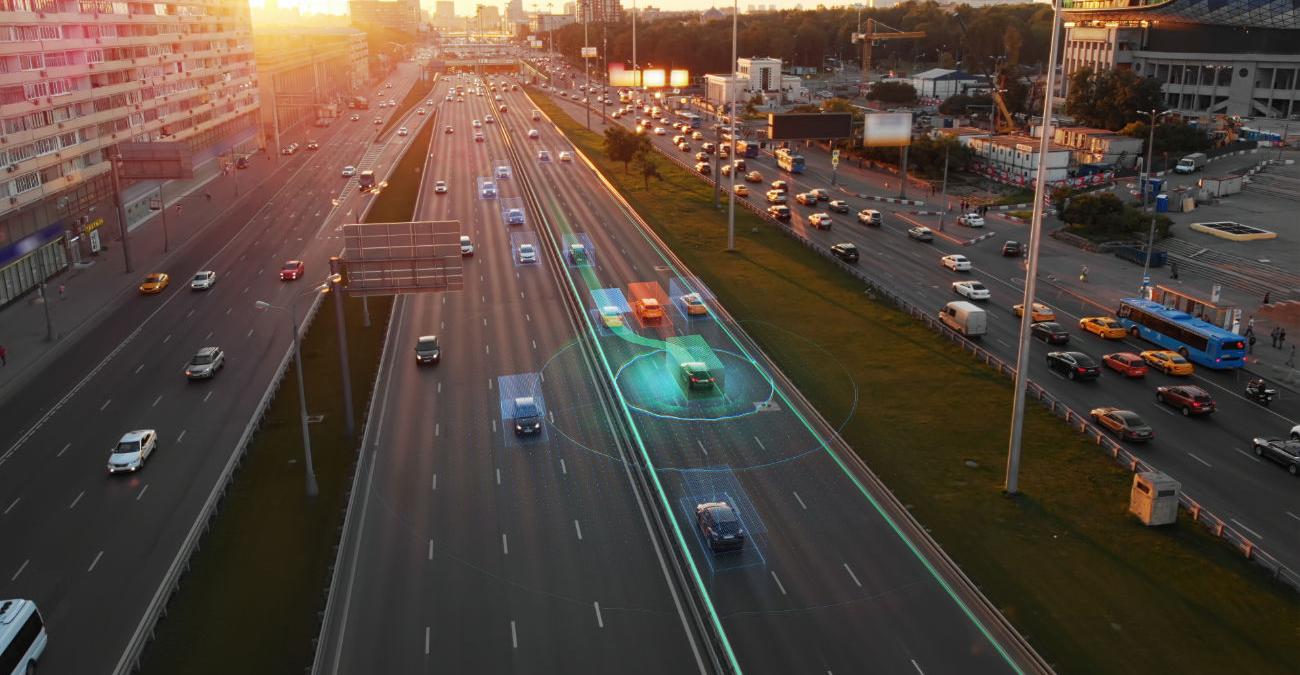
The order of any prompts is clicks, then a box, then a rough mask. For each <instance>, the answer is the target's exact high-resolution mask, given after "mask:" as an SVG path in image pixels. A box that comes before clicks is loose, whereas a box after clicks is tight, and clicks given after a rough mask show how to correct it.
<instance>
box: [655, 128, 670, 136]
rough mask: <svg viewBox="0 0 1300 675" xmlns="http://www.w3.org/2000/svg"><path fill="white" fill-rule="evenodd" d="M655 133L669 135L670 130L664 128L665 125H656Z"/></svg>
mask: <svg viewBox="0 0 1300 675" xmlns="http://www.w3.org/2000/svg"><path fill="white" fill-rule="evenodd" d="M655 135H656V136H667V135H668V130H667V129H665V128H663V127H655Z"/></svg>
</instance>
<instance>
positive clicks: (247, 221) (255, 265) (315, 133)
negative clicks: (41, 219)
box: [0, 64, 415, 674]
mask: <svg viewBox="0 0 1300 675" xmlns="http://www.w3.org/2000/svg"><path fill="white" fill-rule="evenodd" d="M414 80H415V69H414V66H411V65H405V64H404V65H403V66H401V68H400V72H399V74H396V75H394V76H393V77H392V78H391V81H392V82H393V83H394V89H393V91H394V92H400V93H403V94H404V93H405V90H406V89H407V88H408V87H410V86H412V85H413V83H414ZM391 112H392V111H391V109H390V110H389V111H388V112H387V113H385V112H381V111H370V112H368V113H363V114H364V116H365V117H364V119H363V120H362V121H359V122H348V121H347V117H346V116H345V117H343V118H342V119H340V120H339V121H338V122H337V123H335V124H334V125H333V126H331V127H330V128H328V129H317V128H311V129H309V130H303V131H301V132H297V133H294V134H290V135H288V136H286V137H285V139H284V141H285V143H288V142H290V141H299V142H302V143H304V144H305V142H306V141H307V140H308V139H309V138H311V139H315V140H319V141H320V142H321V149H320V150H319V151H315V152H312V151H307V150H305V149H300V150H299V151H298V153H297V154H295V155H292V156H285V157H281V158H279V161H280V162H281V166H280V168H279V170H278V171H277V173H276V174H275V175H274V179H273V180H269V181H263V182H262V183H260V184H258V185H256V186H254V187H252V188H251V189H249V190H247V191H246V192H245V193H244V194H243V196H242V197H241V198H240V199H239V200H238V201H237V202H235V203H233V204H225V205H219V208H223V209H225V216H224V217H223V218H221V219H219V220H218V221H216V222H214V224H213V225H211V226H209V227H208V228H207V229H206V230H204V231H202V232H200V233H197V234H195V235H194V236H192V237H191V238H190V239H189V240H188V241H187V242H186V243H185V244H184V245H182V246H180V247H178V248H176V249H175V250H174V251H173V252H172V253H171V254H170V256H169V257H168V258H167V259H166V261H165V264H164V265H163V266H162V269H159V270H137V272H138V273H139V274H140V276H142V277H143V275H144V274H145V273H147V272H152V271H165V272H168V273H169V274H170V275H171V276H172V279H173V280H172V282H171V284H170V286H169V287H168V288H166V289H165V290H164V291H163V292H162V293H161V294H159V295H156V296H139V295H137V294H136V293H135V292H134V291H132V292H130V293H123V294H121V295H119V296H118V297H116V298H114V299H113V300H112V305H111V306H112V308H113V310H112V311H111V312H106V313H105V315H104V319H103V320H102V322H101V323H100V325H98V326H97V327H96V328H95V330H93V331H90V332H89V333H87V334H85V335H84V336H83V337H81V338H79V339H78V341H77V343H76V344H75V345H74V346H73V347H72V348H71V349H69V350H67V353H66V354H65V355H64V356H63V357H62V358H60V359H58V360H57V361H55V362H53V363H52V364H51V365H50V366H49V367H48V368H47V369H46V371H45V372H44V373H42V374H41V375H40V376H39V377H37V378H34V379H33V380H32V382H31V383H30V384H29V385H27V386H26V387H25V388H24V390H23V392H22V395H21V396H13V397H10V398H9V400H7V401H4V402H3V403H0V419H4V420H5V422H6V423H5V424H4V425H3V428H0V452H3V454H2V455H0V541H3V545H0V596H3V597H24V598H31V599H34V600H36V602H37V604H38V606H39V607H40V609H41V611H42V613H43V614H44V617H45V620H46V623H47V626H48V630H49V633H50V646H49V648H48V649H47V650H46V651H45V654H44V657H43V658H42V659H41V664H40V665H41V672H43V673H77V674H83V673H103V672H112V671H113V670H114V667H115V666H118V665H119V660H120V658H122V654H123V650H124V648H125V647H126V645H127V644H128V641H129V640H130V639H131V638H132V636H133V634H134V633H135V632H136V630H137V625H138V624H139V623H140V621H141V617H142V616H143V613H144V610H145V607H146V606H147V605H148V603H149V602H150V600H151V599H152V598H153V597H154V595H155V593H156V592H158V590H159V583H160V579H161V578H162V576H163V574H164V572H165V571H166V570H167V568H168V567H169V566H170V564H171V563H172V560H173V559H174V557H175V556H176V554H177V551H178V550H179V547H180V543H181V541H182V540H183V539H184V538H185V536H186V534H187V533H188V532H189V530H190V528H191V526H192V525H193V523H194V521H195V519H196V516H197V514H198V513H199V510H200V508H201V506H202V504H203V503H204V501H205V500H206V499H207V497H208V495H209V494H210V493H211V491H212V489H213V486H214V484H215V482H216V479H217V477H218V476H219V475H220V474H221V472H222V470H223V468H224V467H225V465H226V464H227V462H228V461H229V459H230V457H231V453H232V452H233V451H234V449H235V446H236V444H237V441H238V439H239V438H240V436H241V435H242V433H243V432H244V430H245V428H246V426H247V425H248V423H249V421H250V417H251V415H252V414H253V411H254V408H255V407H256V405H257V402H258V400H259V399H260V398H261V394H262V392H264V391H265V390H266V389H267V387H268V386H269V385H270V384H271V381H272V376H273V375H274V371H275V369H276V367H277V366H278V364H279V362H280V360H281V358H282V357H283V355H284V353H285V349H286V347H287V345H288V344H289V341H290V335H289V331H288V329H287V326H286V324H287V322H286V321H285V320H284V317H283V316H281V315H271V316H268V315H267V314H265V313H261V312H257V311H255V309H254V306H253V303H254V301H256V300H266V301H268V302H271V303H272V304H275V305H283V306H288V305H289V304H290V303H291V302H293V300H294V298H296V297H298V296H300V295H302V294H303V293H304V292H308V291H310V289H311V288H312V286H314V285H315V284H317V283H319V282H320V281H322V280H323V279H324V278H325V277H326V276H327V271H328V264H327V260H328V257H329V256H330V255H333V254H336V253H337V251H338V250H339V248H340V247H341V240H340V239H338V237H337V234H336V233H335V232H334V231H333V227H332V226H335V225H337V224H339V223H341V222H343V221H344V220H345V219H347V218H352V217H355V214H357V213H358V212H359V211H360V210H361V208H363V206H364V203H365V200H368V199H370V197H369V196H365V195H360V194H359V193H358V191H357V190H356V182H355V179H351V180H348V179H344V178H340V176H339V170H340V168H341V167H342V166H343V165H345V164H354V165H361V166H362V168H374V169H375V170H376V173H377V174H378V175H380V176H382V175H384V174H385V173H386V172H387V170H388V168H389V167H391V165H392V164H393V163H394V162H395V161H396V159H397V157H398V156H399V155H400V151H401V149H402V146H403V144H404V143H405V142H406V140H407V139H406V138H403V137H397V136H395V135H393V134H389V135H387V136H386V137H385V138H384V139H381V141H380V142H378V143H372V141H374V135H375V131H374V128H373V126H372V125H371V124H370V122H369V120H370V118H371V117H373V116H375V115H376V114H378V115H380V116H386V114H388V113H391ZM412 126H414V125H413V124H412ZM363 156H364V160H363ZM253 161H265V160H263V159H262V158H260V157H254V158H253ZM333 199H338V200H339V204H338V205H337V207H335V206H334V205H333V204H332V201H331V200H333ZM291 258H299V259H303V260H305V261H306V276H305V277H304V278H302V279H300V280H298V281H295V282H289V283H286V282H282V281H280V279H279V274H278V271H279V268H280V266H281V264H282V263H283V261H285V260H287V259H291ZM105 264H116V263H115V262H114V263H107V262H106V263H105ZM202 269H212V270H215V271H216V272H217V274H218V277H217V283H216V285H215V286H214V287H213V288H212V289H211V290H208V291H203V292H195V291H191V290H190V288H189V279H190V277H191V275H192V274H193V273H194V272H196V271H198V270H202ZM309 305H310V302H309V301H304V302H300V303H298V308H299V310H300V312H302V311H305V310H306V309H307V307H308V306H309ZM207 345H216V346H220V347H222V348H223V349H225V351H226V355H227V367H226V368H224V370H223V371H222V372H221V373H220V374H219V375H217V376H216V377H215V378H214V379H213V380H211V381H206V382H193V383H191V382H188V381H187V380H186V378H185V376H184V373H183V371H184V367H185V365H186V363H187V362H188V361H189V359H190V357H191V356H192V355H193V354H194V352H195V351H196V350H198V349H199V348H200V347H203V346H207ZM140 428H152V429H156V430H157V431H158V436H159V444H158V449H157V451H156V452H155V453H154V455H153V457H152V458H151V459H150V460H149V462H148V463H147V464H146V466H145V467H144V468H143V470H141V471H140V472H139V473H135V474H130V475H125V476H122V475H119V476H108V475H107V472H106V469H105V465H106V463H107V461H108V456H109V452H110V450H111V449H112V448H113V447H114V446H115V445H116V443H117V440H118V438H119V437H120V436H121V435H122V434H123V433H124V432H126V431H128V430H132V429H140Z"/></svg>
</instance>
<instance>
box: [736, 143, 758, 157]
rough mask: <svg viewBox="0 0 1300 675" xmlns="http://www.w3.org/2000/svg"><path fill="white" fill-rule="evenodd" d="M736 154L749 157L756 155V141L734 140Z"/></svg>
mask: <svg viewBox="0 0 1300 675" xmlns="http://www.w3.org/2000/svg"><path fill="white" fill-rule="evenodd" d="M736 156H737V157H748V158H750V159H753V158H755V157H758V143H755V142H754V141H736Z"/></svg>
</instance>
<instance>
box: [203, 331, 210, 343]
mask: <svg viewBox="0 0 1300 675" xmlns="http://www.w3.org/2000/svg"><path fill="white" fill-rule="evenodd" d="M211 339H212V331H208V334H207V335H204V336H203V341H204V342H207V341H208V340H211Z"/></svg>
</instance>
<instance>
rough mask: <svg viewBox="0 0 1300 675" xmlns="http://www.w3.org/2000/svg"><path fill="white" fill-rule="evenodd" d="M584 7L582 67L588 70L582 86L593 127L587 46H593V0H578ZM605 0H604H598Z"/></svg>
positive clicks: (583, 96) (585, 106) (588, 118)
mask: <svg viewBox="0 0 1300 675" xmlns="http://www.w3.org/2000/svg"><path fill="white" fill-rule="evenodd" d="M578 1H579V3H580V4H579V7H582V67H583V70H584V71H586V79H587V82H586V84H584V85H583V87H582V107H584V108H586V109H587V128H588V129H591V59H590V58H588V57H587V48H588V47H590V46H591V43H590V41H589V40H588V39H587V15H588V14H590V13H591V3H592V0H578ZM598 1H600V2H604V0H598Z"/></svg>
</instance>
